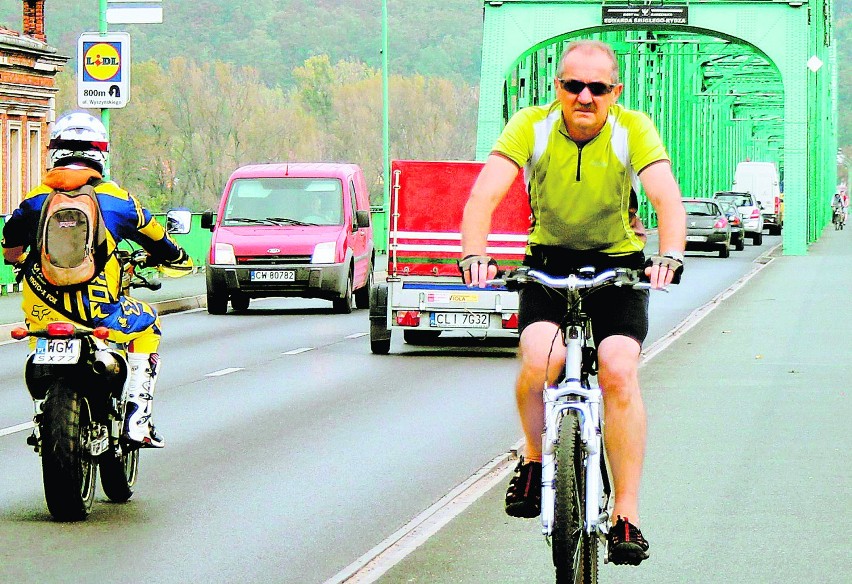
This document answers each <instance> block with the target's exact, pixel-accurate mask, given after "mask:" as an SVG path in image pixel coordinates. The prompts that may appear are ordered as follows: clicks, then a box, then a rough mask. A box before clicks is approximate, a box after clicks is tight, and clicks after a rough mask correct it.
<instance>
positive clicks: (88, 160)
mask: <svg viewBox="0 0 852 584" xmlns="http://www.w3.org/2000/svg"><path fill="white" fill-rule="evenodd" d="M47 148H48V150H47V156H48V158H49V159H50V165H51V166H52V167H54V166H61V165H62V164H68V163H71V162H80V163H83V164H85V165H87V166H90V167H92V168H94V169H95V170H97V171H98V172H103V171H104V164H105V163H106V153H107V152H109V137H108V136H107V131H106V128H105V127H104V125H103V123H101V121H100V120H99V119H98V118H96V117H94V116H93V115H91V114H88V113H86V112H71V113H69V114H65V115H63V116H62V117H60V118H59V119H58V120H56V123H55V124H54V125H53V129H52V130H51V131H50V143H49V144H48V145H47Z"/></svg>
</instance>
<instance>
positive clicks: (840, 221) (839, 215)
mask: <svg viewBox="0 0 852 584" xmlns="http://www.w3.org/2000/svg"><path fill="white" fill-rule="evenodd" d="M831 222H832V223H834V229H835V231H837V230H840V229H843V227H844V225H845V224H846V212H845V211H844V210H843V209H842V208H840V207H835V208H834V212H833V213H832V216H831Z"/></svg>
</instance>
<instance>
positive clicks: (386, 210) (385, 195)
mask: <svg viewBox="0 0 852 584" xmlns="http://www.w3.org/2000/svg"><path fill="white" fill-rule="evenodd" d="M388 78H389V72H388V1H387V0H382V169H383V172H382V174H383V177H384V178H383V180H384V188H383V189H382V213H383V214H384V224H385V228H384V233H385V237H383V238H382V241H381V243H380V245H381V248H380V249H379V251H387V247H388V246H387V235H388V234H389V233H390V189H391V178H390V121H389V117H390V114H389V111H390V110H389V104H388V100H389V98H388V95H389V93H390V92H389V91H388V85H389V79H388Z"/></svg>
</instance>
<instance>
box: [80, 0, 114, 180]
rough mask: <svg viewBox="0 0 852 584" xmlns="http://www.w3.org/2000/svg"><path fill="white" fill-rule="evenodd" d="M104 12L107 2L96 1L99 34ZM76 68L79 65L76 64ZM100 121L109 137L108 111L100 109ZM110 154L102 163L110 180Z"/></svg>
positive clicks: (103, 29)
mask: <svg viewBox="0 0 852 584" xmlns="http://www.w3.org/2000/svg"><path fill="white" fill-rule="evenodd" d="M106 11H107V0H98V32H99V33H100V34H106V33H107V20H106ZM77 66H78V67H80V66H81V65H80V64H79V63H77ZM101 121H102V122H103V124H104V128H106V133H107V137H109V135H110V132H109V109H108V108H101ZM111 157H112V154H110V153H107V155H106V162H104V178H105V179H107V180H109V179H110V158H111Z"/></svg>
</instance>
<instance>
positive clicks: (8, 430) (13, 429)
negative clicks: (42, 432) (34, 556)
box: [0, 422, 35, 436]
mask: <svg viewBox="0 0 852 584" xmlns="http://www.w3.org/2000/svg"><path fill="white" fill-rule="evenodd" d="M33 427H35V424H33V423H32V422H25V423H23V424H18V425H17V426H9V427H8V428H3V429H0V436H8V435H9V434H14V433H15V432H23V431H24V430H29V429H30V428H33Z"/></svg>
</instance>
